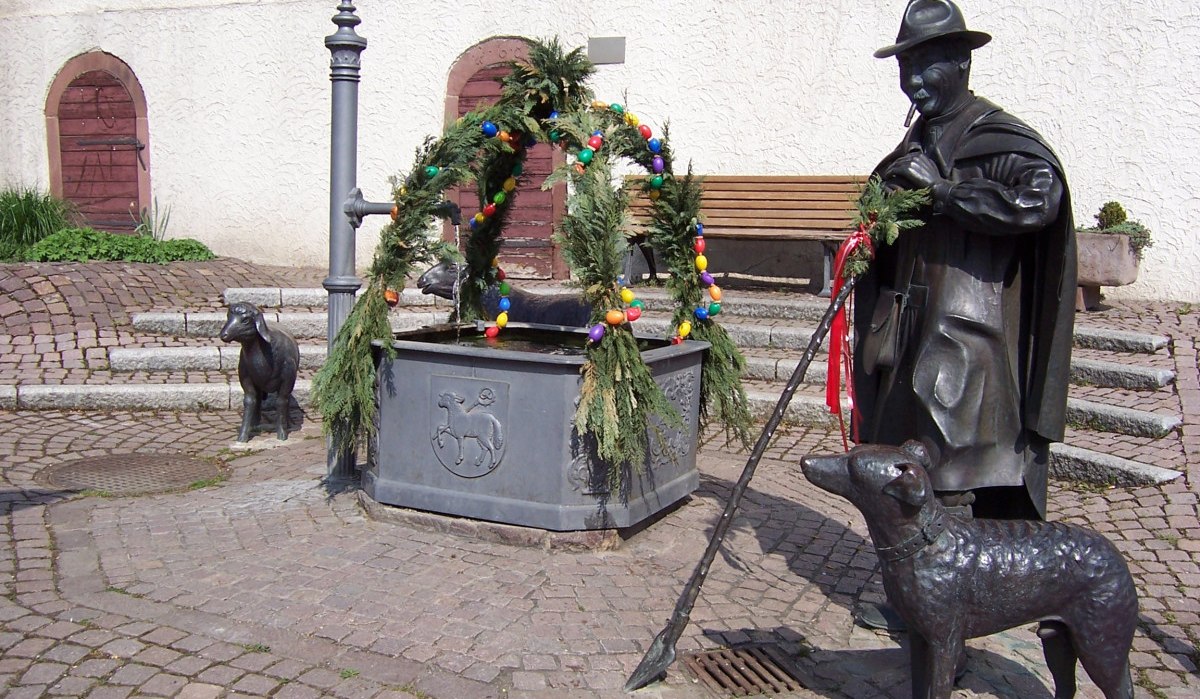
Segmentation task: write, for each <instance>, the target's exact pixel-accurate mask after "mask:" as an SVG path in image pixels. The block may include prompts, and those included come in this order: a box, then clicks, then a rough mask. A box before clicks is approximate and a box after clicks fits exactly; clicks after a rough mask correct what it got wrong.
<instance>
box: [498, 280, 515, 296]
mask: <svg viewBox="0 0 1200 699" xmlns="http://www.w3.org/2000/svg"><path fill="white" fill-rule="evenodd" d="M511 293H512V286H510V285H509V283H508V282H500V295H501V296H508V295H509V294H511Z"/></svg>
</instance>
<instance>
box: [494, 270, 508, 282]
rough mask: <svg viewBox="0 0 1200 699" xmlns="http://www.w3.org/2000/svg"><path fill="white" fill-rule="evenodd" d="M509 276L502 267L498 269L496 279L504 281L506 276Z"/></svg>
mask: <svg viewBox="0 0 1200 699" xmlns="http://www.w3.org/2000/svg"><path fill="white" fill-rule="evenodd" d="M507 276H508V275H507V274H505V273H504V270H502V269H497V270H496V281H498V282H502V281H504V278H505V277H507Z"/></svg>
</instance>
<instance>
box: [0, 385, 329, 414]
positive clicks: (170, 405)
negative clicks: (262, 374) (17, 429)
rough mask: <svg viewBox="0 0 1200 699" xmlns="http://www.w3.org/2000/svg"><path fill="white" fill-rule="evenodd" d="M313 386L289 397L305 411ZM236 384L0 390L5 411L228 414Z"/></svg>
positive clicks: (236, 398)
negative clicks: (160, 411)
mask: <svg viewBox="0 0 1200 699" xmlns="http://www.w3.org/2000/svg"><path fill="white" fill-rule="evenodd" d="M311 390H312V382H311V381H309V380H308V379H297V380H296V386H295V388H294V389H293V391H292V396H293V397H294V398H295V399H296V401H297V402H298V403H299V404H300V405H301V407H308V398H309V393H310V392H311ZM241 407H242V387H241V386H240V385H239V384H238V382H237V380H236V379H234V380H231V381H227V382H225V383H203V384H200V383H197V384H191V383H188V384H53V385H52V384H41V385H24V386H6V387H0V408H3V409H7V410H230V409H235V408H236V409H239V410H240V409H241Z"/></svg>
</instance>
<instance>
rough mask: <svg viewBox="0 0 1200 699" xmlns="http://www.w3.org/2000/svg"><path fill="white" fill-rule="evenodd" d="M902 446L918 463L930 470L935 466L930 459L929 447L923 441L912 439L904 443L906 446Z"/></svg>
mask: <svg viewBox="0 0 1200 699" xmlns="http://www.w3.org/2000/svg"><path fill="white" fill-rule="evenodd" d="M900 448H901V449H903V450H904V452H905V453H906V454H908V455H909V456H911V457H912V458H913V459H914V460H915V461H916V463H918V464H920V465H921V467H922V468H924V469H926V470H928V469H929V468H931V467H932V466H933V464H931V463H930V461H929V449H927V448H926V447H925V444H924V443H923V442H920V441H917V440H915V439H910V440H908V441H907V442H905V443H904V446H902V447H900Z"/></svg>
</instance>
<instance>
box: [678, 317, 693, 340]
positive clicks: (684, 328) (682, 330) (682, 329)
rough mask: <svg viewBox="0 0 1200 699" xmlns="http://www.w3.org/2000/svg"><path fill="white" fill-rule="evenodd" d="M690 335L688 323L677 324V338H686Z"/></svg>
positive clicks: (690, 325)
mask: <svg viewBox="0 0 1200 699" xmlns="http://www.w3.org/2000/svg"><path fill="white" fill-rule="evenodd" d="M691 334H692V324H691V322H689V321H686V320H685V321H683V322H682V323H680V324H679V336H680V337H687V336H688V335H691Z"/></svg>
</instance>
